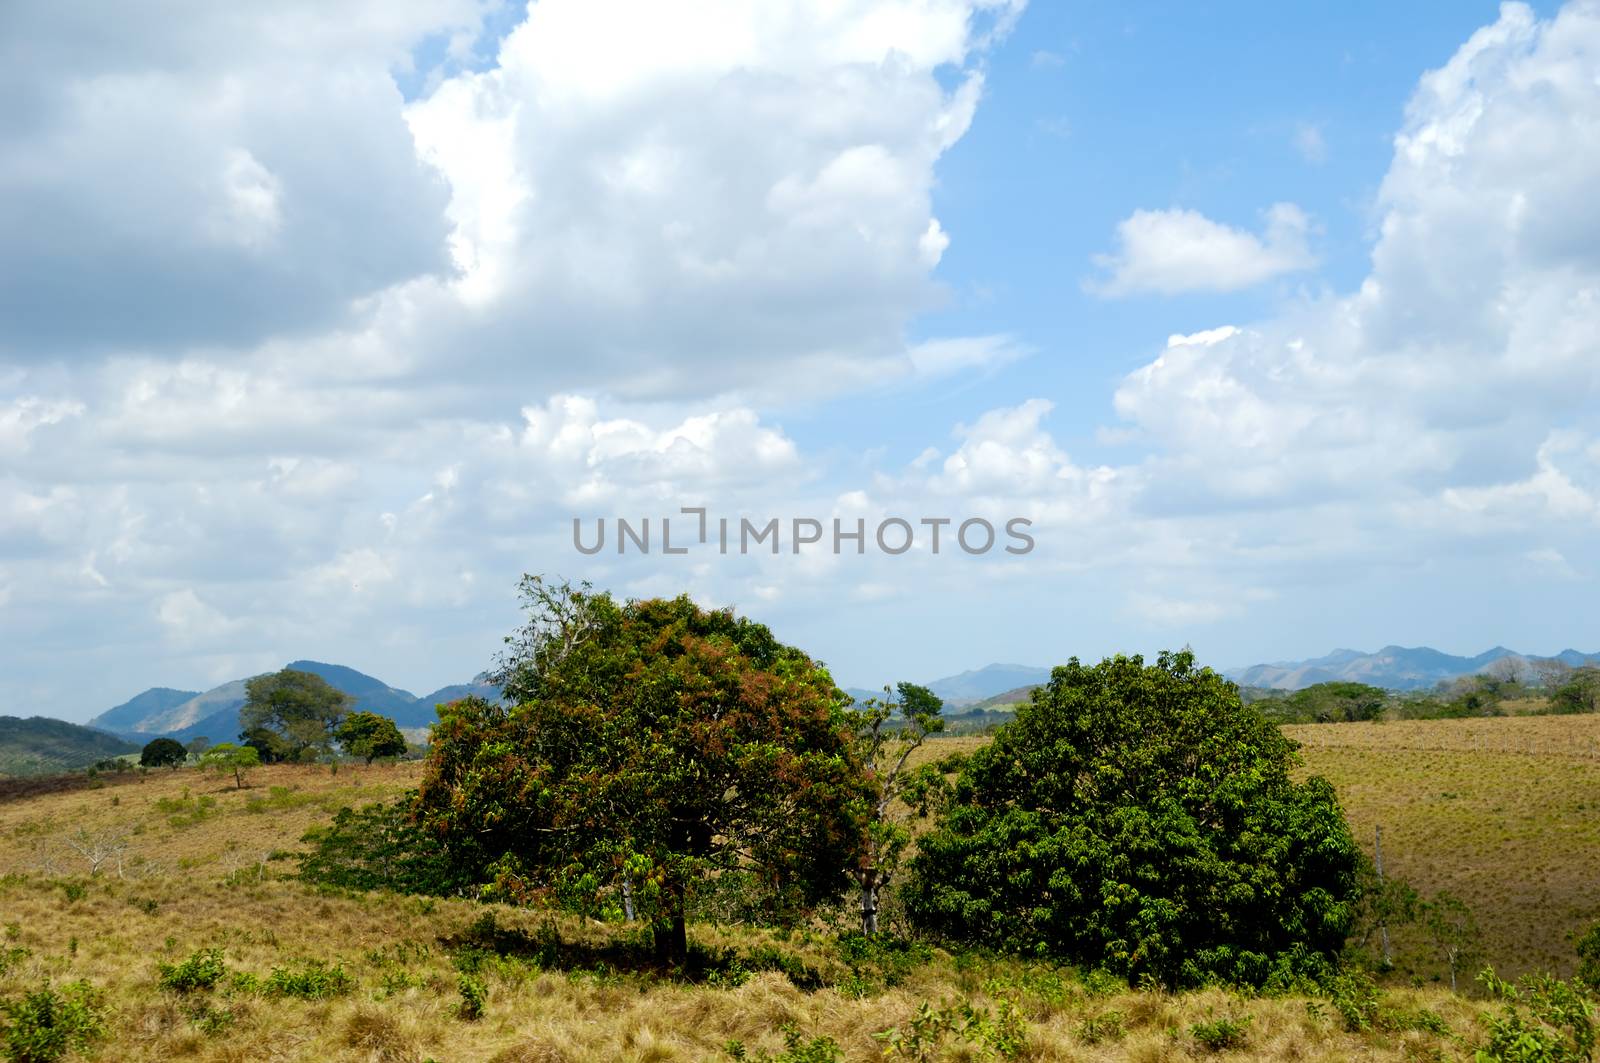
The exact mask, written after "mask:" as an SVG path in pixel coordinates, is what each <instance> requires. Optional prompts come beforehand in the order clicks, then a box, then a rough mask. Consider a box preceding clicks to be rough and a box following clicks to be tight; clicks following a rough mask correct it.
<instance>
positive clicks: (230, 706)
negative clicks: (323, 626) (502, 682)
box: [89, 661, 500, 742]
mask: <svg viewBox="0 0 1600 1063" xmlns="http://www.w3.org/2000/svg"><path fill="white" fill-rule="evenodd" d="M284 667H286V668H293V669H295V670H296V671H300V672H311V673H312V674H314V675H319V676H321V677H322V678H323V679H326V680H327V681H328V684H329V685H330V686H332V687H334V688H335V689H337V690H342V691H344V692H345V693H346V694H349V695H350V696H351V698H352V699H353V702H352V705H351V707H352V708H353V709H357V710H364V711H367V712H376V713H378V714H379V715H381V716H387V717H389V718H390V719H392V720H394V722H395V723H396V724H397V725H398V726H399V727H400V728H401V729H402V730H414V729H420V728H424V727H427V726H429V725H430V724H432V723H433V722H434V721H435V720H436V719H438V715H437V713H436V712H435V706H437V705H440V704H443V703H446V702H451V701H455V700H457V699H458V698H463V697H466V696H467V695H468V694H478V695H480V696H482V697H489V698H498V697H499V696H500V691H499V688H497V687H495V686H493V685H492V684H490V683H488V682H486V681H485V680H484V679H483V678H482V677H481V676H480V677H479V678H477V679H475V680H473V681H472V682H470V683H456V684H453V685H451V686H447V687H441V688H440V689H438V690H435V691H434V692H433V693H431V694H425V695H423V696H422V697H418V696H417V695H415V694H413V693H411V692H410V691H409V690H400V689H398V688H396V687H392V686H390V685H389V684H387V683H385V682H383V681H382V680H381V679H375V678H373V677H372V676H370V675H367V674H365V673H363V672H358V671H356V670H355V669H354V668H348V667H346V666H344V665H342V664H324V663H323V662H321V661H290V662H289V663H288V664H287V665H285V666H284ZM249 681H250V680H249V678H245V679H234V680H231V681H230V682H227V683H223V684H222V685H221V686H217V687H212V688H211V689H210V690H206V691H193V690H174V689H172V688H170V687H152V688H151V689H149V690H146V691H144V692H143V693H141V694H137V695H135V696H134V697H132V698H130V699H129V700H127V701H125V702H123V703H122V704H121V705H118V706H116V707H115V708H112V709H107V710H106V711H105V712H102V713H101V714H100V715H98V716H96V717H95V718H94V719H92V720H90V721H89V726H90V727H94V728H98V729H100V730H102V731H109V732H111V733H113V734H118V735H122V736H124V737H128V738H140V739H149V738H153V737H155V736H156V735H166V736H168V737H171V738H176V739H177V740H178V741H180V742H187V741H188V740H189V739H191V738H197V737H201V736H204V737H206V738H209V739H211V740H212V741H213V742H223V741H233V740H235V739H236V738H237V737H238V734H239V709H240V708H241V707H242V706H243V705H244V699H245V684H246V683H248V682H249Z"/></svg>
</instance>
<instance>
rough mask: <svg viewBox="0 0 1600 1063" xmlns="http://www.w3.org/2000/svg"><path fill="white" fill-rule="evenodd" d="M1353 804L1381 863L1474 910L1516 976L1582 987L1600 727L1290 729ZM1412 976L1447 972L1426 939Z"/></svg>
mask: <svg viewBox="0 0 1600 1063" xmlns="http://www.w3.org/2000/svg"><path fill="white" fill-rule="evenodd" d="M1285 730H1286V731H1287V732H1288V734H1289V735H1290V736H1291V737H1293V738H1294V739H1295V740H1296V741H1298V742H1300V743H1301V744H1302V746H1303V753H1304V755H1305V760H1306V770H1307V771H1311V772H1316V773H1318V774H1321V775H1324V776H1326V777H1327V778H1328V779H1329V780H1330V781H1331V782H1332V783H1333V784H1334V786H1335V787H1336V788H1337V790H1338V791H1339V800H1340V803H1341V804H1343V805H1344V808H1345V814H1346V815H1347V816H1348V817H1349V819H1350V825H1351V829H1352V830H1354V831H1355V833H1356V837H1357V838H1358V839H1359V840H1360V841H1361V844H1362V847H1363V848H1364V849H1365V850H1366V851H1367V852H1368V853H1369V854H1370V853H1371V852H1372V847H1373V837H1374V828H1376V827H1379V826H1381V827H1382V828H1383V855H1384V866H1385V869H1386V870H1387V871H1389V872H1390V873H1392V874H1395V875H1398V876H1399V877H1400V878H1402V879H1404V880H1405V881H1407V882H1409V883H1410V884H1411V885H1412V886H1414V887H1416V888H1417V889H1418V890H1421V891H1422V892H1424V893H1432V892H1434V891H1438V890H1448V891H1449V892H1451V893H1453V894H1455V895H1456V896H1458V897H1460V898H1461V899H1462V900H1463V901H1465V902H1466V903H1467V904H1468V906H1469V907H1471V909H1472V910H1473V912H1474V914H1475V915H1476V917H1477V921H1478V923H1479V926H1480V929H1481V930H1482V932H1483V938H1484V958H1485V959H1487V960H1488V961H1490V962H1492V963H1494V965H1495V967H1496V968H1497V969H1498V970H1500V971H1501V972H1502V973H1507V974H1510V973H1522V972H1525V971H1529V970H1533V969H1540V970H1552V971H1555V972H1557V973H1559V974H1570V973H1571V972H1572V969H1573V966H1574V964H1575V960H1576V957H1575V956H1574V954H1573V948H1572V943H1571V941H1570V940H1569V939H1568V935H1569V934H1571V933H1573V932H1575V931H1581V930H1583V929H1586V928H1587V927H1589V926H1592V925H1594V923H1595V922H1596V921H1597V920H1600V716H1588V715H1586V716H1520V717H1492V718H1485V719H1472V720H1412V721H1396V722H1391V723H1348V724H1304V725H1299V726H1294V727H1288V728H1285ZM1397 944H1398V946H1399V949H1400V951H1399V953H1398V954H1397V963H1398V964H1399V965H1400V967H1401V968H1402V969H1410V970H1414V971H1415V972H1416V973H1418V974H1422V975H1426V976H1429V977H1431V976H1433V975H1435V974H1437V973H1439V969H1440V968H1439V963H1438V961H1437V959H1436V957H1434V956H1433V955H1432V953H1431V950H1430V949H1429V948H1428V946H1427V943H1426V942H1424V941H1421V940H1419V939H1418V936H1417V935H1414V934H1411V935H1401V936H1400V937H1399V938H1398V939H1397Z"/></svg>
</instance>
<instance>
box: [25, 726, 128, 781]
mask: <svg viewBox="0 0 1600 1063" xmlns="http://www.w3.org/2000/svg"><path fill="white" fill-rule="evenodd" d="M138 751H139V747H138V746H136V745H134V744H133V743H132V742H129V741H127V740H125V739H122V738H118V737H117V736H116V735H112V734H107V733H106V732H104V731H97V730H95V729H94V728H92V727H83V726H81V725H79V724H75V723H67V722H66V721H65V720H52V719H50V718H48V717H45V716H33V717H30V718H28V719H21V718H19V717H16V716H0V776H9V775H48V774H55V773H57V772H65V771H76V770H77V769H79V768H82V767H84V766H85V765H88V764H93V763H97V762H98V763H105V762H106V761H105V758H111V757H116V756H119V755H121V754H124V753H137V752H138ZM115 763H116V764H117V765H118V767H122V768H125V767H127V765H125V764H122V762H121V761H116V762H115ZM107 770H115V769H107Z"/></svg>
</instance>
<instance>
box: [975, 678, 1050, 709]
mask: <svg viewBox="0 0 1600 1063" xmlns="http://www.w3.org/2000/svg"><path fill="white" fill-rule="evenodd" d="M1040 685H1041V684H1039V683H1029V684H1028V685H1027V686H1022V687H1013V688H1012V689H1010V690H1002V691H1001V692H1000V693H998V694H995V695H994V696H992V697H987V698H984V699H983V700H982V701H980V702H978V703H976V704H975V705H973V706H971V707H972V708H974V709H996V708H1000V707H1001V706H1004V705H1019V704H1021V703H1022V702H1025V701H1029V700H1031V699H1032V698H1033V692H1034V691H1035V690H1038V689H1039V687H1040Z"/></svg>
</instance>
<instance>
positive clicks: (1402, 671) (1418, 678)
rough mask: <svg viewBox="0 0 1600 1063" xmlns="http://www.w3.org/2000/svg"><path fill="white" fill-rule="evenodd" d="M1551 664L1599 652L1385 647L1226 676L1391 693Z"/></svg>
mask: <svg viewBox="0 0 1600 1063" xmlns="http://www.w3.org/2000/svg"><path fill="white" fill-rule="evenodd" d="M1551 661H1556V662H1560V663H1561V664H1564V665H1566V666H1568V667H1570V668H1578V667H1582V666H1583V665H1586V664H1596V663H1600V653H1580V652H1579V651H1577V650H1570V649H1569V650H1562V651H1561V652H1560V653H1558V654H1555V655H1553V656H1550V657H1539V656H1534V655H1530V654H1523V653H1517V652H1516V651H1514V650H1508V649H1506V648H1505V647H1504V646H1496V647H1495V648H1493V649H1491V650H1485V651H1484V652H1482V653H1480V654H1477V655H1476V656H1473V657H1458V656H1455V655H1453V654H1449V653H1443V652H1441V651H1439V650H1436V649H1433V648H1432V647H1429V646H1417V647H1411V648H1408V647H1405V646H1385V647H1384V648H1383V649H1381V650H1378V651H1377V652H1375V653H1364V652H1362V651H1361V650H1334V651H1333V652H1332V653H1330V654H1327V655H1326V656H1323V657H1315V658H1312V659H1310V660H1305V661H1279V662H1277V663H1275V664H1257V665H1252V666H1250V667H1248V668H1235V669H1230V670H1229V671H1227V672H1226V673H1225V674H1226V675H1227V676H1228V678H1229V679H1232V680H1233V681H1234V682H1236V683H1238V684H1239V685H1240V686H1242V687H1263V688H1267V689H1273V690H1300V689H1303V688H1305V687H1308V686H1314V685H1315V684H1317V683H1331V682H1337V681H1344V682H1352V683H1366V684H1369V685H1371V686H1376V687H1383V688H1385V689H1388V690H1424V689H1427V688H1429V687H1432V686H1435V685H1437V684H1439V683H1441V682H1446V681H1449V680H1451V679H1459V678H1461V677H1462V676H1469V675H1477V674H1479V673H1481V672H1486V671H1488V670H1490V669H1491V668H1492V669H1496V670H1499V669H1505V670H1507V671H1508V672H1509V673H1510V674H1513V675H1519V676H1527V675H1529V674H1531V673H1533V672H1534V671H1536V669H1537V667H1538V666H1539V665H1540V664H1543V663H1546V662H1551Z"/></svg>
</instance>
